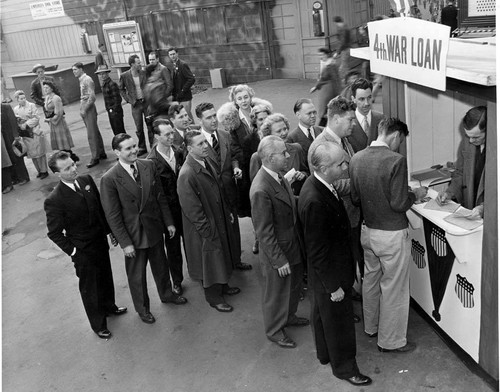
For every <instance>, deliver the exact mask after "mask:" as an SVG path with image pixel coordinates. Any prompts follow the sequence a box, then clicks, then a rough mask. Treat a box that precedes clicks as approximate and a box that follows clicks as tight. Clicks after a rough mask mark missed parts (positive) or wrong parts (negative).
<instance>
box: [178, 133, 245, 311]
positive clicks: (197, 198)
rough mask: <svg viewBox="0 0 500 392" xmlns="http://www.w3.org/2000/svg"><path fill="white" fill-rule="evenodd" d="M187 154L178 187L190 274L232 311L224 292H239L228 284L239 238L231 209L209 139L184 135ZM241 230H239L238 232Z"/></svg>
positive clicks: (212, 301)
mask: <svg viewBox="0 0 500 392" xmlns="http://www.w3.org/2000/svg"><path fill="white" fill-rule="evenodd" d="M185 139H186V146H187V150H188V155H187V157H186V161H185V162H184V165H183V166H182V168H181V171H180V172H179V179H178V181H177V191H178V193H179V201H180V203H181V207H182V219H183V228H184V239H185V241H186V258H187V265H188V271H189V276H190V277H191V279H194V280H197V281H199V282H200V283H201V285H202V287H203V290H204V292H205V299H206V301H207V302H208V303H209V305H210V306H211V307H213V308H215V309H216V310H217V311H219V312H232V310H233V307H232V306H231V305H229V304H228V303H227V302H226V301H225V299H224V295H235V294H238V293H239V292H240V289H239V288H237V287H229V285H228V282H229V279H230V277H231V274H232V272H233V260H234V254H235V252H239V251H240V249H239V248H238V249H237V241H235V240H234V239H233V237H234V235H235V233H234V231H233V229H232V225H233V223H234V220H236V219H237V218H236V216H235V215H234V214H233V213H232V212H231V211H232V210H231V208H230V206H229V203H228V200H227V197H226V194H225V193H224V190H223V189H222V183H221V181H220V180H219V178H218V177H219V174H218V173H217V169H216V167H215V166H213V165H212V163H211V161H210V160H209V159H208V142H207V140H206V139H205V136H204V135H203V134H202V133H201V132H198V131H187V132H186V135H185ZM238 234H239V233H238Z"/></svg>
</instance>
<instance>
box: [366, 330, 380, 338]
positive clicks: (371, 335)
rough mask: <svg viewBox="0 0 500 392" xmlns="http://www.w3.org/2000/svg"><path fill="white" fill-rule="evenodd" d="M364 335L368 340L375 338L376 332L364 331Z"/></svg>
mask: <svg viewBox="0 0 500 392" xmlns="http://www.w3.org/2000/svg"><path fill="white" fill-rule="evenodd" d="M365 335H366V336H368V337H369V338H376V337H377V336H378V332H374V333H368V332H366V331H365Z"/></svg>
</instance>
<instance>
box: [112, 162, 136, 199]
mask: <svg viewBox="0 0 500 392" xmlns="http://www.w3.org/2000/svg"><path fill="white" fill-rule="evenodd" d="M115 172H116V173H115V174H116V178H117V180H118V181H119V182H120V184H121V185H122V186H123V187H124V188H125V189H126V190H127V191H128V192H130V194H131V195H133V196H135V197H138V196H139V195H140V193H139V187H138V186H137V183H136V182H135V181H134V179H133V178H132V177H130V174H128V173H127V171H126V170H125V169H124V168H123V167H122V165H121V164H120V163H117V164H116V166H115Z"/></svg>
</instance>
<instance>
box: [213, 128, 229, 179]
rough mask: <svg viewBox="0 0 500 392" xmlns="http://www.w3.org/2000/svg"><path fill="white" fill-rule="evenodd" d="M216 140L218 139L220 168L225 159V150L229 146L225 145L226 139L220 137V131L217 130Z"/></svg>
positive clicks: (226, 150) (227, 149)
mask: <svg viewBox="0 0 500 392" xmlns="http://www.w3.org/2000/svg"><path fill="white" fill-rule="evenodd" d="M216 132H217V140H218V141H219V148H220V167H221V170H222V167H223V166H224V162H225V161H226V155H227V152H228V151H229V146H228V145H227V139H226V138H222V137H221V136H220V132H219V131H218V130H217V131H216Z"/></svg>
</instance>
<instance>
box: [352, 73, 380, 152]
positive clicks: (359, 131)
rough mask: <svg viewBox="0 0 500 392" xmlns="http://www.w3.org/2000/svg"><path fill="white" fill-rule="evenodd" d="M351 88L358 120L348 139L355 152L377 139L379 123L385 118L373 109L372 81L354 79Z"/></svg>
mask: <svg viewBox="0 0 500 392" xmlns="http://www.w3.org/2000/svg"><path fill="white" fill-rule="evenodd" d="M351 89H352V98H351V99H352V100H353V102H354V103H355V104H356V112H355V114H356V120H355V123H354V126H353V128H352V134H351V136H349V138H348V139H349V143H351V145H352V148H353V149H354V152H358V151H361V150H364V149H365V148H366V147H368V146H369V145H370V144H371V142H373V141H374V140H377V137H378V124H379V123H380V121H381V120H382V119H383V118H384V114H383V113H380V112H377V111H375V110H372V102H373V100H372V91H373V84H372V82H370V81H368V80H366V79H362V78H360V79H357V80H355V81H354V83H353V84H352V86H351Z"/></svg>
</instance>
